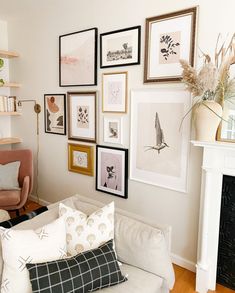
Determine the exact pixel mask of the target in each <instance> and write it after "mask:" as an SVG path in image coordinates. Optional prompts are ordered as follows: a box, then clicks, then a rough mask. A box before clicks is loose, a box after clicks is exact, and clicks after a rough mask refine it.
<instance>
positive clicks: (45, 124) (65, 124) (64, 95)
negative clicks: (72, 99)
mask: <svg viewBox="0 0 235 293" xmlns="http://www.w3.org/2000/svg"><path fill="white" fill-rule="evenodd" d="M46 96H63V97H64V132H63V133H57V132H52V131H47V129H46V126H47V122H46ZM66 122H67V120H66V94H44V129H45V133H50V134H58V135H66V127H67V123H66Z"/></svg>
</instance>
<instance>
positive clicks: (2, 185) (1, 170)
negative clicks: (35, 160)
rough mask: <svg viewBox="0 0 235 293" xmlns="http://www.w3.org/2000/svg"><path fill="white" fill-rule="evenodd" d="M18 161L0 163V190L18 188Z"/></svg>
mask: <svg viewBox="0 0 235 293" xmlns="http://www.w3.org/2000/svg"><path fill="white" fill-rule="evenodd" d="M19 168H20V161H16V162H12V163H9V164H5V165H2V164H0V190H11V189H19V182H18V175H19Z"/></svg>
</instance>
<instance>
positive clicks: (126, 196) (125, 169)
mask: <svg viewBox="0 0 235 293" xmlns="http://www.w3.org/2000/svg"><path fill="white" fill-rule="evenodd" d="M102 148H103V149H112V150H116V151H122V152H124V156H125V160H124V164H125V166H124V174H123V176H124V196H122V195H119V194H116V193H114V192H108V191H105V190H102V189H99V188H98V172H99V159H98V158H99V156H98V152H99V149H102ZM95 188H96V190H97V191H101V192H104V193H108V194H112V195H115V196H118V197H121V198H125V199H127V198H128V149H125V148H116V147H109V146H104V145H96V177H95Z"/></svg>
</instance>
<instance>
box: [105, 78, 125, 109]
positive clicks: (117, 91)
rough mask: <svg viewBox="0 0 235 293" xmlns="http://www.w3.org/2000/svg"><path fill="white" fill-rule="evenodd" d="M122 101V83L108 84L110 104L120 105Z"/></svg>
mask: <svg viewBox="0 0 235 293" xmlns="http://www.w3.org/2000/svg"><path fill="white" fill-rule="evenodd" d="M121 100H122V82H121V81H112V82H109V83H108V102H109V104H120V103H121Z"/></svg>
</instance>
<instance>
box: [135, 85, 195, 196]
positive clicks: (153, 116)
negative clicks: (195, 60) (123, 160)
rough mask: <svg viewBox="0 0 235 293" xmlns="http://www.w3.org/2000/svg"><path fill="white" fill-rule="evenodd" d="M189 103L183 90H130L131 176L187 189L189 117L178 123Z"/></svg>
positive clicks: (170, 186) (168, 186) (144, 180)
mask: <svg viewBox="0 0 235 293" xmlns="http://www.w3.org/2000/svg"><path fill="white" fill-rule="evenodd" d="M190 104H191V99H190V94H189V93H188V92H186V91H184V90H179V89H156V90H133V91H132V93H131V159H130V166H131V167H130V168H131V169H130V178H131V179H133V180H137V181H141V182H144V183H148V184H153V185H158V186H161V187H164V188H169V189H173V190H177V191H181V192H187V165H188V150H189V139H190V119H189V118H187V119H186V120H185V121H184V123H183V125H182V128H181V129H180V124H181V121H182V118H183V116H184V114H185V113H186V111H187V110H188V109H189V107H190Z"/></svg>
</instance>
